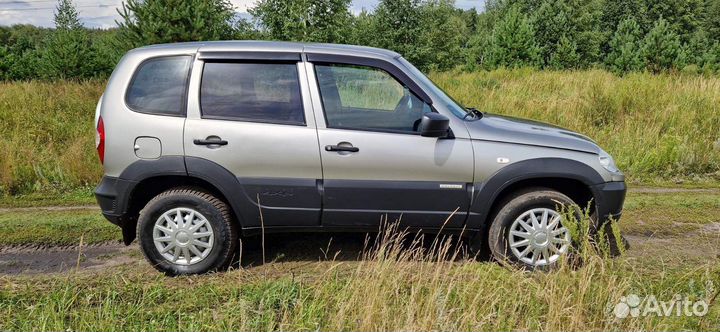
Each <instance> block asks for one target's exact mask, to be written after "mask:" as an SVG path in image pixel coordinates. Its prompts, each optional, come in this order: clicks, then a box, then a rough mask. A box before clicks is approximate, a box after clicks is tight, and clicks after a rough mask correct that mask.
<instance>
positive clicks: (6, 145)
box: [0, 69, 720, 201]
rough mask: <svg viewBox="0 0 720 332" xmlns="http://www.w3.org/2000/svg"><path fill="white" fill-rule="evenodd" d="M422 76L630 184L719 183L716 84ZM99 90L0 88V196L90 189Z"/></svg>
mask: <svg viewBox="0 0 720 332" xmlns="http://www.w3.org/2000/svg"><path fill="white" fill-rule="evenodd" d="M431 77H432V79H433V80H434V81H435V82H437V83H438V84H439V85H440V86H442V87H443V88H444V89H446V90H447V91H448V92H449V94H450V95H452V96H453V97H455V98H456V99H458V100H460V101H461V102H462V103H464V104H465V105H467V106H475V107H477V108H479V109H481V110H483V111H488V112H491V113H499V114H507V115H514V116H520V117H526V118H531V119H536V120H540V121H546V122H550V123H554V124H558V125H560V126H564V127H567V128H569V129H572V130H576V131H579V132H581V133H584V134H587V135H588V136H590V137H592V138H594V139H595V140H596V141H597V142H598V143H599V144H600V145H601V146H603V147H604V148H605V149H607V150H608V151H609V152H611V154H613V155H614V156H615V157H616V159H617V162H618V164H619V165H620V167H621V168H622V169H623V170H624V171H626V173H627V174H628V176H629V180H630V181H631V182H635V183H650V184H665V185H667V184H677V183H688V182H689V183H693V185H697V184H699V185H700V186H717V180H718V179H720V78H718V77H702V76H682V75H671V74H662V75H650V74H630V75H627V76H624V77H618V76H614V75H612V74H610V73H607V72H604V71H600V70H591V71H564V72H555V71H533V70H524V69H518V70H497V71H492V72H475V73H458V72H447V73H435V74H433V75H431ZM104 85H105V84H104V82H102V81H87V82H57V83H46V82H1V83H0V119H1V121H0V196H17V195H36V194H38V193H40V194H46V195H47V196H52V195H62V194H64V193H66V192H67V191H76V190H79V189H82V188H87V187H92V186H94V185H95V184H96V183H97V182H98V180H99V178H100V176H101V173H102V171H101V167H100V165H99V162H98V160H97V156H96V154H95V149H94V137H95V133H94V128H93V116H94V110H95V105H96V103H97V100H98V98H99V97H100V95H101V93H102V91H103V89H104ZM4 200H5V201H7V199H4Z"/></svg>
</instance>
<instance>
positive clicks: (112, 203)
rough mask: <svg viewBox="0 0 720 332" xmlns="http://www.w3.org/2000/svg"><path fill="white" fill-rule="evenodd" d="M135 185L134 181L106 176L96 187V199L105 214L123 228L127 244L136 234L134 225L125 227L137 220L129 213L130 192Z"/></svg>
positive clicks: (106, 217)
mask: <svg viewBox="0 0 720 332" xmlns="http://www.w3.org/2000/svg"><path fill="white" fill-rule="evenodd" d="M135 185H136V182H134V181H128V180H123V179H119V178H114V177H109V176H104V177H103V178H102V180H101V181H100V184H98V186H97V187H96V188H95V199H96V200H97V202H98V205H100V209H101V210H102V214H103V216H104V217H105V219H107V220H109V221H110V222H111V223H113V224H115V225H118V226H120V227H121V228H122V230H123V239H124V241H125V244H130V242H132V239H133V238H134V235H135V234H134V233H135V232H134V229H135V228H134V227H125V225H128V224H134V223H135V222H136V220H135V216H133V215H131V214H130V213H128V205H129V199H130V192H131V191H132V188H133V187H135ZM126 233H128V234H126ZM129 233H133V234H129Z"/></svg>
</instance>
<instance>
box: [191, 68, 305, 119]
mask: <svg viewBox="0 0 720 332" xmlns="http://www.w3.org/2000/svg"><path fill="white" fill-rule="evenodd" d="M200 107H201V109H202V115H203V118H211V119H212V118H216V119H227V120H240V121H249V122H266V123H278V124H294V125H303V124H305V114H304V112H303V106H302V98H301V97H300V83H299V79H298V72H297V65H296V64H294V63H233V62H208V63H205V66H204V68H203V76H202V83H201V84H200Z"/></svg>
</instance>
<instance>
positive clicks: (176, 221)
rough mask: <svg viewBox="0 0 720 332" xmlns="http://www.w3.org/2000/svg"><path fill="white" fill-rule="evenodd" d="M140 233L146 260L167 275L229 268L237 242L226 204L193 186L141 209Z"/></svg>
mask: <svg viewBox="0 0 720 332" xmlns="http://www.w3.org/2000/svg"><path fill="white" fill-rule="evenodd" d="M137 232H138V234H137V236H138V239H139V242H140V247H141V249H142V251H143V254H144V255H145V258H147V260H148V261H149V262H150V263H151V264H152V265H153V266H154V267H155V268H156V269H158V270H159V271H162V272H164V273H166V274H168V275H179V274H198V273H205V272H209V271H216V270H222V269H225V268H227V266H228V265H229V264H230V263H231V261H232V258H233V257H232V256H233V253H234V252H235V248H236V245H237V230H236V229H235V225H234V224H233V223H232V219H231V217H230V213H229V210H228V207H227V204H225V203H224V202H223V201H221V200H220V199H218V198H217V197H215V196H213V195H212V194H209V193H207V192H204V191H201V190H198V189H194V188H177V189H171V190H168V191H165V192H163V193H161V194H159V195H158V196H156V197H155V198H153V199H152V200H150V202H148V204H147V205H146V206H145V208H144V209H143V210H142V211H140V218H139V223H138V228H137Z"/></svg>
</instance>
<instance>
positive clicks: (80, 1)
mask: <svg viewBox="0 0 720 332" xmlns="http://www.w3.org/2000/svg"><path fill="white" fill-rule="evenodd" d="M230 2H231V3H232V4H233V5H234V6H235V10H236V11H237V12H239V13H247V11H248V9H249V8H252V7H253V6H254V5H255V3H256V2H257V0H231V1H230ZM377 3H378V0H353V2H352V5H351V11H352V12H353V13H355V14H357V13H359V12H360V11H362V10H363V9H365V10H369V11H371V10H374V9H375V7H376V6H377ZM121 4H122V0H75V6H77V9H78V11H79V14H80V20H81V21H82V22H83V24H85V26H86V27H89V28H111V27H114V26H116V24H115V20H117V19H119V18H120V15H119V14H118V13H117V9H118V8H120V7H121ZM483 4H484V1H483V0H457V1H456V6H458V7H460V8H466V9H467V8H472V7H475V8H478V9H481V8H482V7H483ZM56 5H57V2H56V1H54V0H29V1H22V0H0V25H13V24H33V25H37V26H44V27H52V26H53V13H54V11H55V6H56Z"/></svg>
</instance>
